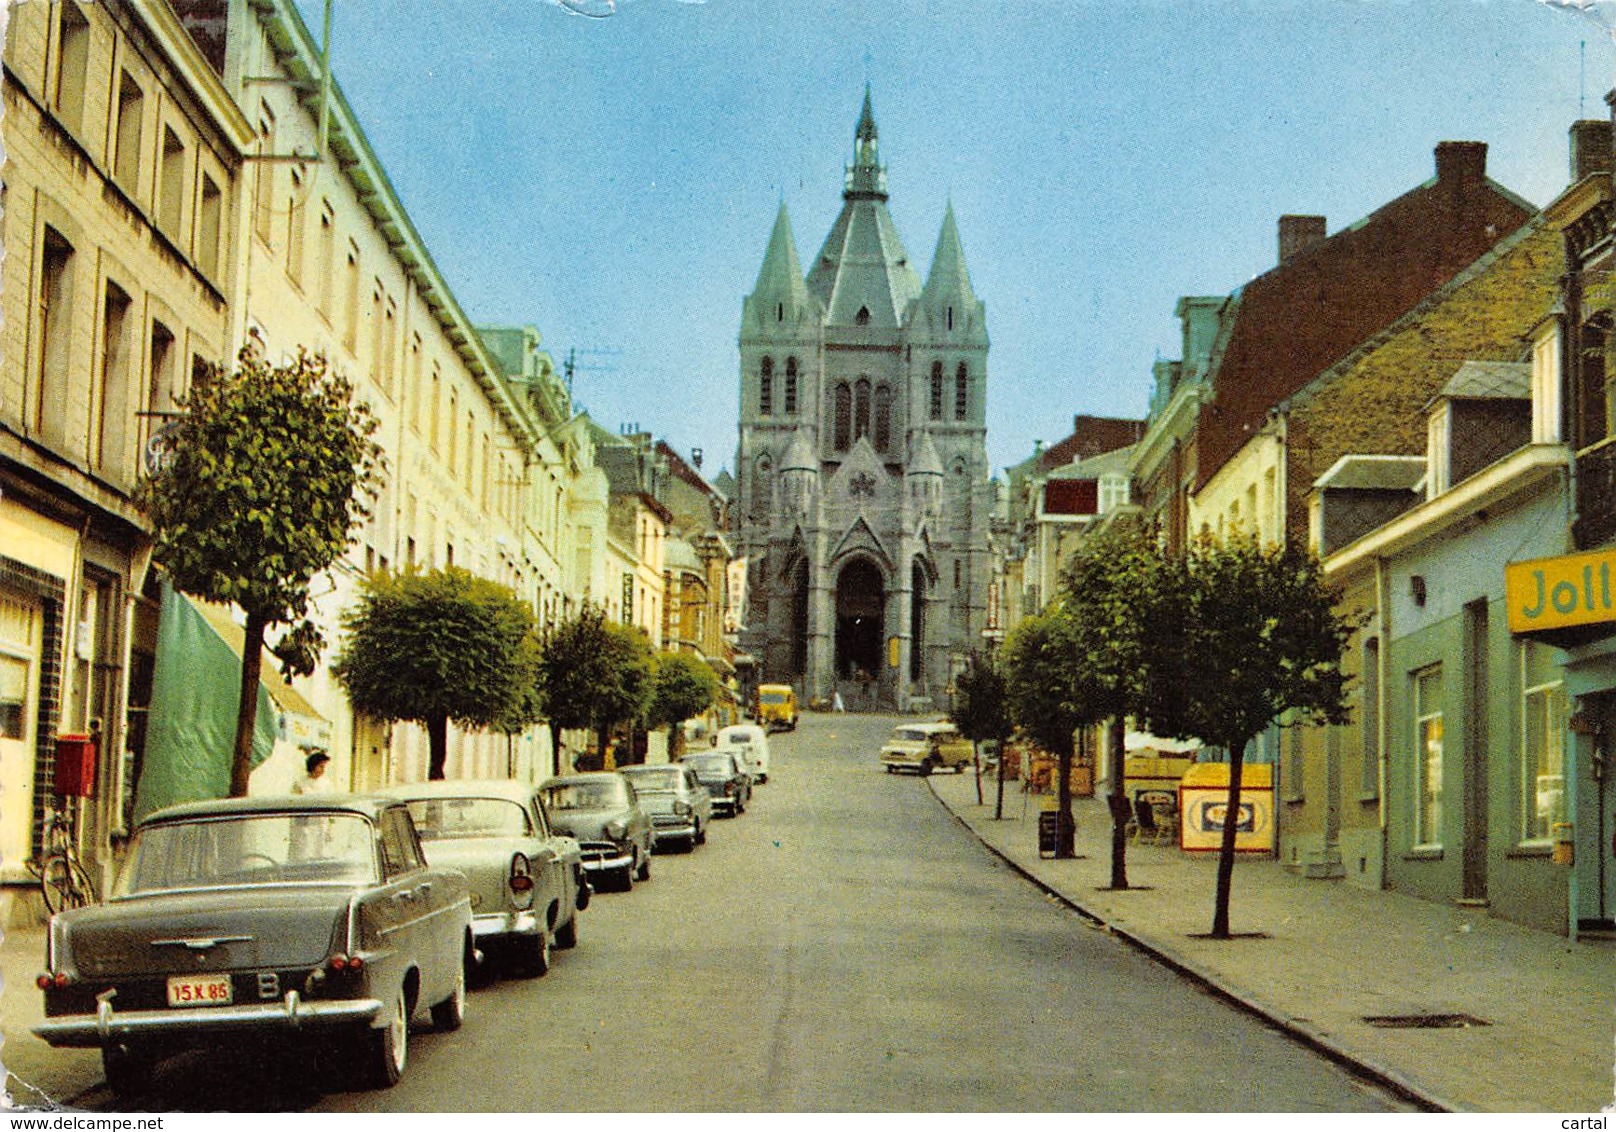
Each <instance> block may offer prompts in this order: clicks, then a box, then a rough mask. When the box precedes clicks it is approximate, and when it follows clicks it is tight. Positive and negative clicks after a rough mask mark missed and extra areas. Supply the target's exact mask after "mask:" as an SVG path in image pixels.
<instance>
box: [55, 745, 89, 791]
mask: <svg viewBox="0 0 1616 1132" xmlns="http://www.w3.org/2000/svg"><path fill="white" fill-rule="evenodd" d="M56 792H57V793H58V794H61V795H63V796H65V797H69V798H88V797H89V796H90V795H92V794H94V793H95V740H94V739H93V738H92V737H91V736H89V735H58V736H57V737H56Z"/></svg>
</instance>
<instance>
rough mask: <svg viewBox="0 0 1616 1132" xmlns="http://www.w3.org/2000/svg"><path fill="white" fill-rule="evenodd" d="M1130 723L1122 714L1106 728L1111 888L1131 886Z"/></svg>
mask: <svg viewBox="0 0 1616 1132" xmlns="http://www.w3.org/2000/svg"><path fill="white" fill-rule="evenodd" d="M1125 728H1126V724H1125V723H1124V721H1123V718H1122V717H1121V716H1120V715H1119V716H1116V717H1114V718H1113V719H1112V720H1111V724H1110V726H1108V727H1107V728H1106V732H1105V734H1106V750H1107V760H1106V761H1107V762H1109V763H1110V765H1111V791H1110V794H1111V797H1110V802H1111V887H1112V888H1127V887H1128V819H1129V818H1130V817H1132V816H1133V815H1132V814H1130V813H1129V812H1128V810H1129V807H1128V747H1127V734H1126V730H1125Z"/></svg>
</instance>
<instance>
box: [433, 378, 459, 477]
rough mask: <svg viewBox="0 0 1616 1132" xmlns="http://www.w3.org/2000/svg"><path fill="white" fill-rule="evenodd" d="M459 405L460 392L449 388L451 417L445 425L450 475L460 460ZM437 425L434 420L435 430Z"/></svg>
mask: <svg viewBox="0 0 1616 1132" xmlns="http://www.w3.org/2000/svg"><path fill="white" fill-rule="evenodd" d="M459 405H460V396H459V394H458V393H457V392H456V391H455V390H453V389H451V390H449V418H448V420H447V421H446V422H445V425H446V431H447V432H448V434H449V474H450V475H453V474H454V472H455V469H456V468H457V467H458V466H459V462H458V460H457V453H458V452H459V450H460V446H459V444H458V443H456V437H458V436H459V435H460V434H459V431H458V430H457V429H456V428H455V416H456V414H457V413H458V412H459ZM436 425H437V422H436V421H434V422H433V426H434V431H435V430H436Z"/></svg>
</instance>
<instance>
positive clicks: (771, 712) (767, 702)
mask: <svg viewBox="0 0 1616 1132" xmlns="http://www.w3.org/2000/svg"><path fill="white" fill-rule="evenodd" d="M757 717H758V722H760V723H762V724H763V726H764V727H765V728H766V729H767V730H769V731H795V730H796V729H797V693H796V690H795V689H793V688H792V687H791V685H790V684H759V685H758V690H757Z"/></svg>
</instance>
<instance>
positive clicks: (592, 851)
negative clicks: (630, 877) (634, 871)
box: [580, 841, 634, 873]
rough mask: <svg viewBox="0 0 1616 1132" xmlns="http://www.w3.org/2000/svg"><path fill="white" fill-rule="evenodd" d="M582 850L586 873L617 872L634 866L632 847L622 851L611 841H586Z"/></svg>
mask: <svg viewBox="0 0 1616 1132" xmlns="http://www.w3.org/2000/svg"><path fill="white" fill-rule="evenodd" d="M580 848H581V849H582V850H583V855H584V860H583V865H584V870H585V871H586V872H591V873H600V872H616V871H617V870H619V869H627V868H631V867H633V865H634V847H633V846H632V845H631V846H629V847H628V848H627V849H620V848H618V846H617V845H616V844H615V843H613V842H610V841H585V842H584V843H583V844H582V845H581V846H580Z"/></svg>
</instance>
